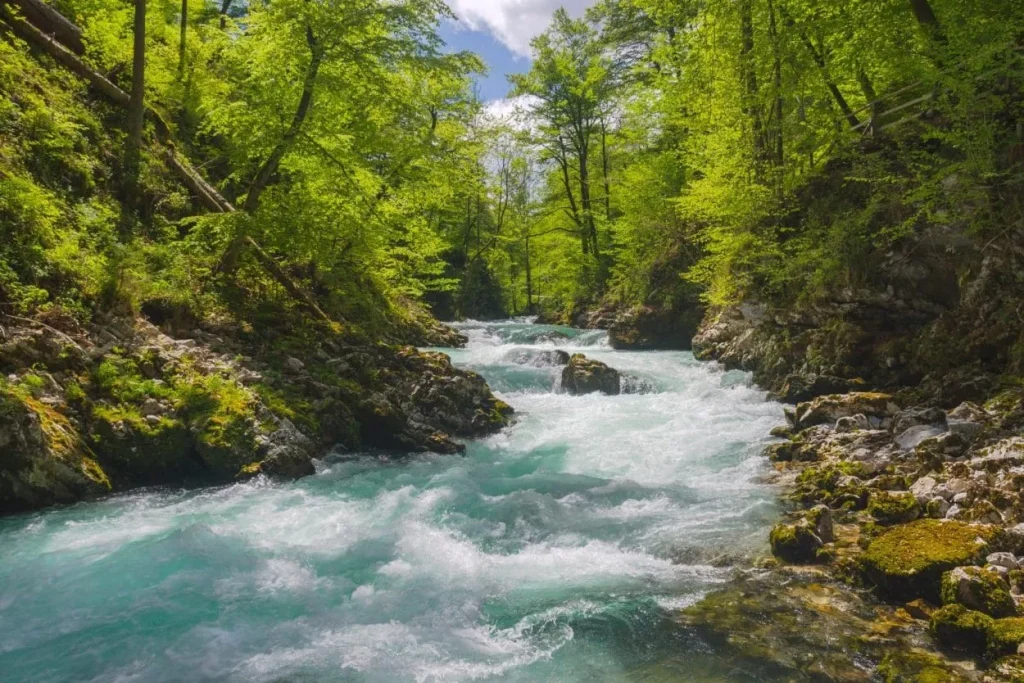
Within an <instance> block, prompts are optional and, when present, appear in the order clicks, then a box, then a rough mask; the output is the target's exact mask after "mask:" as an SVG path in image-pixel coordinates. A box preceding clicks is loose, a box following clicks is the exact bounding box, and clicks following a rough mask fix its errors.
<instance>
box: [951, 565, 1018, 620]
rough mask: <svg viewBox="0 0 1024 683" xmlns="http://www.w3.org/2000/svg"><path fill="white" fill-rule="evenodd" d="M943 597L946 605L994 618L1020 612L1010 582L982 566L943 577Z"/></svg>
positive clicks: (966, 568) (961, 569)
mask: <svg viewBox="0 0 1024 683" xmlns="http://www.w3.org/2000/svg"><path fill="white" fill-rule="evenodd" d="M940 596H941V598H942V603H943V604H944V605H953V604H959V605H963V606H964V607H966V608H967V609H973V610H977V611H979V612H984V613H985V614H988V615H989V616H993V617H1009V616H1012V615H1014V614H1016V613H1017V605H1016V603H1014V601H1013V598H1012V597H1011V596H1010V587H1009V586H1008V585H1007V583H1006V582H1005V581H1003V579H1002V578H1001V577H1000V576H999V574H997V573H995V572H992V571H988V570H986V569H982V568H981V567H957V568H956V569H952V570H950V571H948V572H946V573H945V574H943V575H942V587H941V590H940Z"/></svg>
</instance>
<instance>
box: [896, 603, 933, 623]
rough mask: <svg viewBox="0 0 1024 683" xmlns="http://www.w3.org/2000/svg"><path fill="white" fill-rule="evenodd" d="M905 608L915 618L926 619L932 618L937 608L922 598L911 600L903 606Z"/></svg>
mask: <svg viewBox="0 0 1024 683" xmlns="http://www.w3.org/2000/svg"><path fill="white" fill-rule="evenodd" d="M903 609H905V610H907V614H909V615H910V616H911V617H913V618H914V619H922V620H924V621H927V620H929V619H931V618H932V614H934V613H935V608H934V607H932V606H931V605H930V604H928V601H927V600H922V599H921V598H917V599H916V600H911V601H910V602H908V603H907V604H905V605H904V606H903Z"/></svg>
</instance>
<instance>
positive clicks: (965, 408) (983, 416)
mask: <svg viewBox="0 0 1024 683" xmlns="http://www.w3.org/2000/svg"><path fill="white" fill-rule="evenodd" d="M990 417H991V416H990V415H989V414H988V412H986V411H985V409H984V408H982V407H981V406H979V405H978V404H977V403H971V402H970V401H965V402H963V403H961V404H960V405H958V406H957V407H956V408H954V409H953V410H951V411H949V413H947V414H946V420H947V421H951V420H958V421H962V422H974V423H978V424H980V423H984V422H985V421H987V420H988V419H989V418H990Z"/></svg>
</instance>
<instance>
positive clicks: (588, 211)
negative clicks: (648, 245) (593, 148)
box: [580, 142, 599, 258]
mask: <svg viewBox="0 0 1024 683" xmlns="http://www.w3.org/2000/svg"><path fill="white" fill-rule="evenodd" d="M588 162H589V158H588V154H587V149H586V143H585V142H584V144H583V146H581V148H580V205H581V207H582V209H583V224H584V239H585V240H589V242H590V251H591V253H592V254H593V255H594V258H597V257H598V256H599V252H598V245H597V227H596V226H595V225H594V205H593V201H592V199H591V197H590V169H588V168H587V163H588Z"/></svg>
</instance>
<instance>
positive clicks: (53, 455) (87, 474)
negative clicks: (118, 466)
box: [0, 381, 111, 513]
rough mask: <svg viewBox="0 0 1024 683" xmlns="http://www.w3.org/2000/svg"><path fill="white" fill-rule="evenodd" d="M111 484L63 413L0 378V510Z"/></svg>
mask: <svg viewBox="0 0 1024 683" xmlns="http://www.w3.org/2000/svg"><path fill="white" fill-rule="evenodd" d="M110 490H111V483H110V480H109V478H108V477H107V474H106V472H104V470H103V468H102V467H101V466H100V465H99V464H98V463H97V462H96V459H95V457H94V455H93V453H92V452H91V451H90V450H89V448H88V446H87V445H86V444H85V443H84V442H83V440H82V438H81V436H80V435H79V433H78V431H77V430H76V429H75V427H74V426H73V425H72V424H71V422H70V421H69V420H68V418H67V417H66V416H64V415H62V414H61V413H59V412H57V411H56V410H54V409H53V408H52V407H50V406H48V405H46V404H44V403H42V402H40V401H38V400H36V399H35V398H33V397H32V396H31V395H30V394H28V393H26V392H23V391H19V390H18V389H17V388H14V387H11V386H10V385H9V384H8V383H7V382H6V381H0V513H9V512H19V511H22V510H30V509H33V508H37V507H42V506H45V505H53V504H55V503H70V502H74V501H76V500H79V499H81V498H86V497H90V496H97V495H102V494H104V493H108V492H109V491H110Z"/></svg>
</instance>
